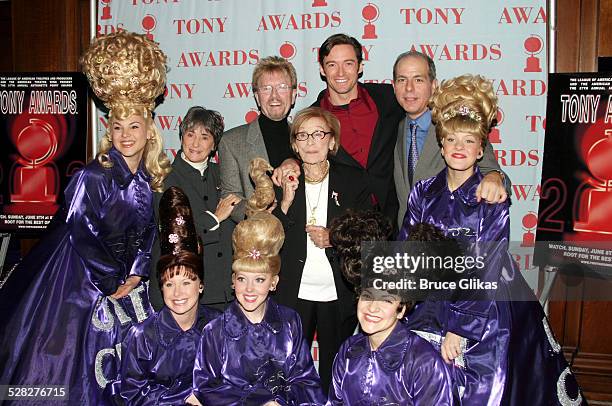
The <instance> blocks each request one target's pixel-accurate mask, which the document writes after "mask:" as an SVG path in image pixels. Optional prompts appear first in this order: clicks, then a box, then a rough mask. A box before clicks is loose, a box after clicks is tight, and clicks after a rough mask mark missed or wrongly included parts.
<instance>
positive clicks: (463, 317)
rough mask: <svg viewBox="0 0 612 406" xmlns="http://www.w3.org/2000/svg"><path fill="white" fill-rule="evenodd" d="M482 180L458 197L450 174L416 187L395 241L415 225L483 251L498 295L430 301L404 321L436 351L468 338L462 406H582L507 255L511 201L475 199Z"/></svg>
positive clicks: (458, 366) (457, 369)
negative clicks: (453, 339)
mask: <svg viewBox="0 0 612 406" xmlns="http://www.w3.org/2000/svg"><path fill="white" fill-rule="evenodd" d="M482 177H483V176H482V174H481V173H480V171H479V170H478V168H477V167H476V168H475V173H474V175H473V176H472V177H470V178H469V179H468V180H467V181H466V182H465V183H464V184H463V185H462V186H461V187H459V188H458V189H457V190H455V191H454V192H451V191H450V190H449V189H448V186H447V180H446V169H444V170H443V171H442V172H440V173H439V174H438V175H436V176H434V177H433V178H429V179H426V180H422V181H419V182H417V183H416V185H415V187H414V189H413V190H412V192H411V194H410V197H409V199H408V211H407V212H406V216H405V218H404V223H403V226H402V229H401V230H400V235H399V238H398V240H406V239H407V237H408V234H409V232H410V227H411V226H413V225H414V224H416V223H430V224H433V225H435V226H437V227H438V228H440V229H441V230H442V231H444V232H445V234H447V235H448V236H452V237H453V238H455V239H457V240H458V241H459V242H460V243H461V244H462V245H463V246H464V247H466V251H467V252H470V250H471V249H482V247H483V246H484V245H486V250H487V260H486V267H485V269H484V270H482V271H481V272H482V273H481V274H480V275H478V276H479V277H480V279H481V280H485V281H497V282H498V289H497V290H496V291H493V292H494V293H493V294H491V296H490V297H489V298H488V299H490V300H478V301H470V300H460V301H454V302H434V301H425V302H423V303H421V304H419V305H418V306H417V307H416V308H415V309H414V311H413V312H412V313H411V314H410V315H408V317H407V318H406V320H405V321H406V323H407V324H408V326H409V328H410V329H411V330H413V331H416V332H417V333H418V334H420V335H421V336H423V337H425V338H427V339H428V340H429V341H430V342H431V343H432V344H433V345H434V346H435V347H437V348H438V349H439V348H440V342H441V338H442V337H444V335H445V334H446V333H447V332H448V331H451V332H453V333H455V334H458V335H460V336H462V337H465V338H466V339H467V340H466V341H465V345H466V349H465V351H464V354H463V357H460V358H459V359H457V360H456V361H455V364H454V365H453V371H452V376H453V379H454V382H455V385H456V386H458V388H459V391H460V393H461V392H463V393H462V398H461V401H462V404H464V405H479V406H480V405H499V404H503V405H516V406H519V405H527V404H530V405H559V404H560V405H572V406H576V405H580V404H581V403H582V399H583V398H582V395H581V393H580V389H579V387H578V384H577V382H576V380H575V378H574V376H573V375H572V374H571V371H570V369H569V367H568V364H567V362H566V360H565V358H564V356H563V353H562V352H561V346H560V345H559V344H558V343H557V341H556V340H555V338H554V336H553V334H552V332H551V330H550V327H549V325H548V321H547V319H546V316H545V314H544V311H543V309H542V307H541V306H540V304H539V302H538V301H537V299H536V297H535V295H534V294H533V291H532V290H531V289H530V288H529V286H528V285H527V283H526V282H525V280H524V279H523V277H522V276H521V274H520V270H519V267H518V265H517V264H516V263H515V262H514V260H513V259H512V257H511V256H510V253H509V252H508V240H509V236H510V216H509V202H508V201H506V202H504V203H501V204H492V205H491V204H487V203H485V202H484V201H482V202H480V203H478V202H477V201H476V197H475V195H476V188H477V187H478V185H479V184H480V181H481V180H482ZM478 243H480V245H478ZM485 243H486V244H485ZM475 247H480V248H475ZM480 299H482V297H480Z"/></svg>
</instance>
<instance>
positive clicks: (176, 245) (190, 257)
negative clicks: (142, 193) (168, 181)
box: [157, 186, 204, 288]
mask: <svg viewBox="0 0 612 406" xmlns="http://www.w3.org/2000/svg"><path fill="white" fill-rule="evenodd" d="M159 228H160V230H159V246H160V251H161V256H160V258H159V260H158V261H157V280H158V282H159V286H160V288H161V286H162V284H163V283H164V282H165V281H167V280H168V279H170V278H172V277H173V276H174V275H178V274H179V273H180V272H181V269H180V267H181V266H184V267H185V268H184V272H185V273H186V274H187V275H188V276H189V277H190V278H191V279H193V280H196V277H197V278H199V279H200V281H202V280H204V269H203V265H202V256H201V252H200V251H201V250H200V247H201V244H200V241H199V237H198V234H197V232H196V228H195V223H194V221H193V214H192V211H191V206H190V204H189V198H188V197H187V195H186V194H185V193H184V192H183V191H182V190H181V189H180V188H178V187H176V186H171V187H169V188H168V190H166V191H165V192H164V194H163V195H162V198H161V200H160V202H159ZM170 235H173V236H176V237H175V238H176V242H171V241H170V240H171V239H170Z"/></svg>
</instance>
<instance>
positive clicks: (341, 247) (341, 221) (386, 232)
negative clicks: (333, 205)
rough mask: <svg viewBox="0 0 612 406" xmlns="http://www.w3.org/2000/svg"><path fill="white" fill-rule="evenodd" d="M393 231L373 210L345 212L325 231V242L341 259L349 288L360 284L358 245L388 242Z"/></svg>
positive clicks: (359, 253) (360, 263)
mask: <svg viewBox="0 0 612 406" xmlns="http://www.w3.org/2000/svg"><path fill="white" fill-rule="evenodd" d="M392 235H393V227H392V226H391V223H390V222H389V220H388V219H387V218H386V217H385V216H383V215H382V214H381V213H379V212H377V211H373V210H367V211H355V210H347V211H346V213H344V214H343V215H341V216H339V217H336V218H335V219H334V220H333V221H332V223H331V225H330V228H329V239H330V242H331V244H332V246H333V247H334V248H335V249H336V251H337V252H338V255H339V256H340V258H341V259H342V274H343V275H344V277H345V278H346V280H348V281H349V282H351V283H352V284H353V285H355V286H357V285H359V284H360V282H361V268H362V265H363V264H362V259H361V243H362V242H364V241H389V240H390V239H391V237H392Z"/></svg>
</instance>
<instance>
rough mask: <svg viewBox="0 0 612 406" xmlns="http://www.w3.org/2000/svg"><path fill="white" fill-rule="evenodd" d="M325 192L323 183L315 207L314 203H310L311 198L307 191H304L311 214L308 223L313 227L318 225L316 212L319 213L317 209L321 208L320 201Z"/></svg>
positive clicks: (320, 184)
mask: <svg viewBox="0 0 612 406" xmlns="http://www.w3.org/2000/svg"><path fill="white" fill-rule="evenodd" d="M322 190H323V182H322V181H321V182H320V183H319V193H318V194H317V201H316V203H315V205H314V206H313V205H312V203H311V202H310V198H309V197H308V194H309V193H308V191H307V190H306V189H304V192H305V193H306V206H307V207H306V208H307V209H308V211H309V212H310V217H308V223H307V224H309V225H311V226H314V225H316V224H317V216H316V211H317V207H318V206H319V200H320V199H321V191H322Z"/></svg>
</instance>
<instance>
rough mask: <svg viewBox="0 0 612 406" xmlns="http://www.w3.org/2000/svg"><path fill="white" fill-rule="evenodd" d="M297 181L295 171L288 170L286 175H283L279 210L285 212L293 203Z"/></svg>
mask: <svg viewBox="0 0 612 406" xmlns="http://www.w3.org/2000/svg"><path fill="white" fill-rule="evenodd" d="M298 185H299V181H298V175H297V173H295V172H293V171H289V172H288V173H287V176H285V177H283V179H282V182H281V186H282V188H283V200H282V201H281V210H282V211H283V213H285V214H287V211H289V207H291V205H292V204H293V199H295V191H296V189H297V188H298Z"/></svg>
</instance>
